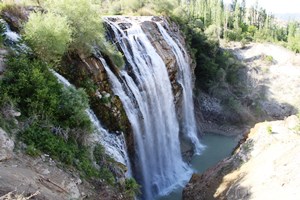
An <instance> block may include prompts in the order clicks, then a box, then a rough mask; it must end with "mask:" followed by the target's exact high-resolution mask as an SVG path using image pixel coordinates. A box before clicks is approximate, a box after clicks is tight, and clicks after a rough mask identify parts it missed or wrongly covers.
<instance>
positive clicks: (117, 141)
mask: <svg viewBox="0 0 300 200" xmlns="http://www.w3.org/2000/svg"><path fill="white" fill-rule="evenodd" d="M51 72H52V73H53V74H54V75H55V76H56V78H57V79H58V80H59V81H60V82H61V83H62V84H63V85H64V86H65V87H73V86H72V84H71V83H70V82H69V81H68V80H67V79H65V78H64V77H63V76H61V75H60V74H58V73H57V72H55V71H54V70H51ZM86 113H87V115H88V116H89V118H90V120H91V122H92V124H93V125H94V128H95V131H94V133H93V134H92V135H90V137H89V141H90V142H92V143H100V144H101V145H103V147H104V149H105V153H106V154H107V155H109V156H110V157H111V158H113V159H114V160H115V161H117V162H119V163H122V164H123V165H125V166H127V168H128V172H127V176H131V168H130V162H129V158H128V155H127V148H126V143H125V138H124V135H123V133H119V134H112V133H109V132H108V131H107V130H106V129H104V128H103V127H102V125H101V123H100V121H99V120H98V119H97V117H96V115H95V114H94V112H93V111H92V110H91V109H87V110H86Z"/></svg>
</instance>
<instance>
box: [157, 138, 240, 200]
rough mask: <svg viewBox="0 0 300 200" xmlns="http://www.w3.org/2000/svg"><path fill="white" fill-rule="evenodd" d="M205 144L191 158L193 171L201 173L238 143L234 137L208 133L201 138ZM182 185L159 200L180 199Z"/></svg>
mask: <svg viewBox="0 0 300 200" xmlns="http://www.w3.org/2000/svg"><path fill="white" fill-rule="evenodd" d="M201 143H202V144H203V145H205V149H204V150H203V152H202V154H201V155H195V156H194V157H193V159H192V162H191V166H192V168H193V169H194V170H195V173H199V174H201V173H203V172H204V171H205V170H207V169H208V168H210V167H213V166H215V165H216V164H217V163H218V162H219V161H221V160H223V159H224V158H226V157H228V156H230V154H231V152H232V150H233V149H234V148H235V146H236V145H237V143H238V140H237V139H236V138H235V137H228V136H223V135H217V134H212V133H208V134H205V135H204V137H203V138H202V139H201ZM182 190H183V187H181V188H177V189H176V190H174V191H172V192H171V193H170V194H168V195H166V196H163V197H161V198H159V200H181V198H182Z"/></svg>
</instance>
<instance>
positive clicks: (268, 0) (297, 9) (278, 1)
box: [224, 0, 300, 14]
mask: <svg viewBox="0 0 300 200" xmlns="http://www.w3.org/2000/svg"><path fill="white" fill-rule="evenodd" d="M231 1H232V0H224V2H225V3H230V2H231ZM239 1H240V2H241V0H239ZM255 2H256V0H246V4H247V6H250V5H252V4H255ZM258 5H260V6H261V7H263V8H265V9H266V10H267V11H268V12H269V13H273V14H277V13H280V14H285V13H300V0H258Z"/></svg>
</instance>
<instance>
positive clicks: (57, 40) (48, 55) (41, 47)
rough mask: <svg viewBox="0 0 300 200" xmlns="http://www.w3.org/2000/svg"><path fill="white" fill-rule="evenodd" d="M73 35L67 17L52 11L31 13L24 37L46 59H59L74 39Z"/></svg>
mask: <svg viewBox="0 0 300 200" xmlns="http://www.w3.org/2000/svg"><path fill="white" fill-rule="evenodd" d="M71 35H72V31H71V29H70V26H69V24H68V21H67V18H66V17H62V16H59V15H56V14H54V13H51V12H48V13H46V14H41V13H31V14H30V16H29V20H28V22H27V23H26V25H25V28H24V38H25V39H26V40H27V42H28V43H29V44H30V46H31V47H32V48H33V50H34V52H35V53H36V54H37V55H38V56H39V58H40V59H42V60H44V61H54V62H55V61H59V60H60V58H61V57H62V55H63V54H64V53H65V52H66V51H67V49H68V45H69V43H70V42H71V41H72V40H71Z"/></svg>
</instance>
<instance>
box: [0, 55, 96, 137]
mask: <svg viewBox="0 0 300 200" xmlns="http://www.w3.org/2000/svg"><path fill="white" fill-rule="evenodd" d="M7 66H8V68H7V71H6V73H5V78H4V80H3V81H2V82H1V83H0V88H1V90H2V92H3V94H6V95H7V98H9V99H11V100H12V101H13V102H15V105H16V107H17V108H19V109H20V111H21V113H22V116H23V118H34V119H35V121H39V123H40V126H42V125H43V126H45V125H47V126H48V127H52V128H54V129H55V130H57V128H55V127H58V128H59V130H60V129H62V130H61V131H60V132H63V133H64V134H67V135H66V137H65V138H68V137H72V138H73V139H75V140H78V139H81V138H82V137H84V136H85V135H86V134H88V133H90V132H91V131H92V125H91V122H90V120H89V118H88V117H87V114H86V112H85V109H86V108H88V98H87V95H86V93H85V92H84V90H81V89H79V90H76V89H75V88H64V87H63V86H62V84H60V83H58V81H57V79H56V77H55V76H54V75H53V74H52V73H51V72H50V71H49V69H48V68H47V65H45V64H44V63H43V62H40V61H37V60H30V59H28V58H26V57H24V56H22V55H21V56H20V57H11V58H9V59H8V61H7ZM2 98H3V96H2ZM0 99H1V98H0ZM56 132H57V131H56ZM78 141H79V142H80V141H81V140H78Z"/></svg>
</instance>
